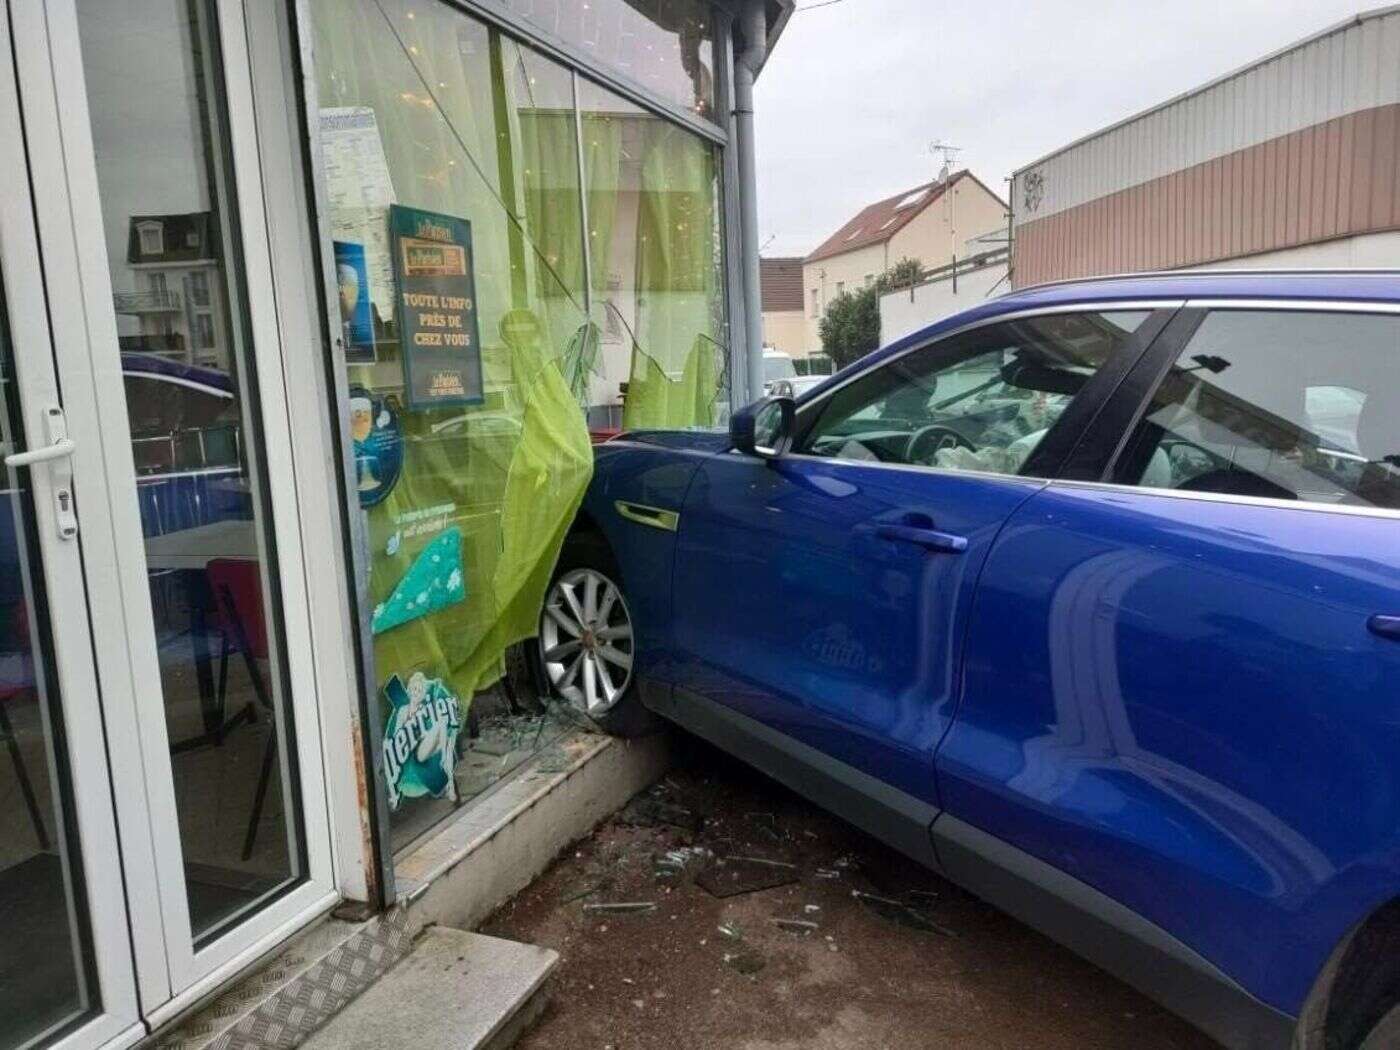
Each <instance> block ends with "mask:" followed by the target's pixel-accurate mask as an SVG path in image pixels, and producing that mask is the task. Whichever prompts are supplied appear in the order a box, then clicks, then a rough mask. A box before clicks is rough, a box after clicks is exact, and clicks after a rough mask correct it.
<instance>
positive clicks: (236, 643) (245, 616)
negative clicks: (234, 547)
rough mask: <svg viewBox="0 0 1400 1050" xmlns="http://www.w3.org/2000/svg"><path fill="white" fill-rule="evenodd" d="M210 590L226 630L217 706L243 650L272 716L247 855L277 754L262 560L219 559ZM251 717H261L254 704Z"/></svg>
mask: <svg viewBox="0 0 1400 1050" xmlns="http://www.w3.org/2000/svg"><path fill="white" fill-rule="evenodd" d="M204 572H205V575H206V577H207V578H208V581H209V590H210V592H211V593H212V594H213V595H214V607H215V609H216V610H217V612H218V621H217V625H218V629H219V631H220V632H221V633H222V634H223V637H224V641H223V648H222V652H221V653H220V659H219V706H220V707H221V708H222V707H223V702H224V696H225V693H226V691H227V689H228V663H229V658H230V656H231V655H232V654H233V653H234V652H237V653H240V654H241V655H242V657H243V663H244V665H245V666H246V667H247V668H248V677H249V679H250V680H251V682H252V686H253V693H254V694H255V695H256V697H257V702H258V705H259V706H260V707H261V708H262V709H263V711H264V712H265V713H266V714H267V716H268V734H267V745H266V746H265V747H264V748H263V760H262V771H261V773H260V774H259V775H258V787H257V791H256V793H255V794H254V795H253V812H252V814H251V815H250V816H249V818H248V831H247V833H246V834H245V835H244V838H243V859H244V860H247V859H248V858H249V857H250V856H252V854H253V844H254V843H255V842H256V841H257V837H258V822H259V821H260V820H261V819H262V810H263V803H264V802H265V801H266V800H267V788H268V783H269V782H270V781H271V779H272V763H273V759H274V758H275V757H276V755H277V720H276V717H275V714H274V712H273V707H272V693H271V690H270V689H269V688H268V684H267V680H266V679H265V678H264V677H263V672H262V668H261V667H259V666H258V661H260V660H266V659H267V658H268V644H267V613H266V609H265V606H264V605H263V597H262V573H261V570H260V567H259V564H258V562H256V561H253V560H250V559H246V558H215V559H213V560H212V561H210V562H209V563H208V564H207V565H206V566H205V567H204ZM246 711H247V716H246V717H247V720H248V721H250V722H254V721H256V720H257V715H256V712H255V711H254V710H253V705H252V703H251V702H250V703H249V705H248V708H247V709H246Z"/></svg>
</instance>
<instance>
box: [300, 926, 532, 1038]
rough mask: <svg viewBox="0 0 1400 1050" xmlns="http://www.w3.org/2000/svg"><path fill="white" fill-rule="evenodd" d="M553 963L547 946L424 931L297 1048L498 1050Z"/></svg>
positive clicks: (438, 930) (439, 929)
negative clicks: (397, 960) (406, 951)
mask: <svg viewBox="0 0 1400 1050" xmlns="http://www.w3.org/2000/svg"><path fill="white" fill-rule="evenodd" d="M558 962H559V954H558V953H557V952H554V951H551V950H550V949H548V948H540V947H536V946H535V945H532V944H520V943H519V942H517V941H507V940H502V939H501V938H499V937H486V936H483V935H481V934H476V933H467V932H466V931H464V930H457V929H452V928H451V927H446V926H430V927H428V928H427V929H426V930H424V931H423V934H422V936H421V938H420V939H419V941H418V943H417V944H416V945H415V946H414V949H413V951H412V952H410V953H409V954H408V956H407V957H405V958H404V960H403V961H402V962H400V963H399V964H398V965H397V966H395V967H394V968H393V969H392V970H390V971H389V972H388V973H387V974H385V975H384V976H383V977H381V978H380V979H379V981H377V982H376V983H375V984H374V985H373V986H372V987H371V988H370V989H369V990H368V991H366V992H365V993H364V994H363V995H361V996H360V997H359V998H358V999H356V1000H355V1001H354V1002H353V1003H351V1004H350V1005H349V1006H347V1007H346V1008H345V1009H344V1010H343V1011H341V1012H340V1013H339V1014H338V1015H337V1016H336V1017H335V1018H334V1019H333V1020H332V1021H331V1022H330V1023H329V1024H327V1025H326V1026H325V1027H324V1028H322V1029H321V1030H320V1031H319V1032H317V1033H316V1034H315V1035H313V1036H312V1037H311V1038H310V1039H308V1040H307V1041H306V1042H305V1043H303V1044H302V1046H303V1047H305V1048H306V1050H382V1048H384V1047H395V1046H411V1047H413V1050H477V1048H488V1047H489V1048H490V1050H499V1048H500V1047H501V1046H502V1043H501V1042H500V1040H499V1038H498V1037H499V1036H501V1035H502V1034H503V1033H505V1032H507V1031H509V1030H510V1029H511V1028H512V1027H514V1026H513V1025H512V1021H514V1020H515V1019H516V1018H517V1016H518V1015H519V1014H520V1013H521V1012H522V1010H532V1009H534V1008H535V1007H536V1006H537V1000H536V997H537V995H538V994H539V993H540V989H541V986H542V985H543V984H544V981H545V978H547V977H548V976H549V974H550V973H551V971H553V969H554V967H555V966H556V965H557V964H558Z"/></svg>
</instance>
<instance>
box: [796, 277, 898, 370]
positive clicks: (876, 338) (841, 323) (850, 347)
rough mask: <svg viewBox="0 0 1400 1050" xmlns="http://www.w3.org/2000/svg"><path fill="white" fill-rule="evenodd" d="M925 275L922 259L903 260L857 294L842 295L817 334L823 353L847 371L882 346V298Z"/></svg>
mask: <svg viewBox="0 0 1400 1050" xmlns="http://www.w3.org/2000/svg"><path fill="white" fill-rule="evenodd" d="M923 273H924V264H923V263H922V262H920V261H919V260H918V259H910V258H907V257H906V258H903V259H900V260H899V262H897V263H895V264H894V265H893V266H891V267H890V268H889V269H888V270H886V271H885V272H884V273H882V274H881V275H880V276H879V277H877V278H875V281H874V283H873V284H870V285H868V286H866V287H864V288H862V289H860V290H859V291H857V292H842V293H841V294H840V295H838V296H837V297H836V298H835V299H833V300H832V301H831V303H830V304H829V305H828V306H827V308H826V313H825V314H824V315H823V316H822V320H821V325H820V326H819V327H818V329H817V331H818V333H819V334H820V335H821V340H822V350H823V351H824V352H825V353H826V354H827V356H829V357H830V358H831V359H832V360H833V361H835V362H836V367H837V368H845V367H846V366H847V365H848V364H850V363H851V362H852V361H857V360H859V359H860V358H862V357H864V356H865V355H866V354H868V353H870V351H872V350H875V349H877V348H878V347H879V345H880V296H881V295H882V294H884V293H885V292H888V291H892V290H893V289H896V288H908V287H909V286H910V285H912V284H917V283H918V280H919V278H920V277H922V276H923Z"/></svg>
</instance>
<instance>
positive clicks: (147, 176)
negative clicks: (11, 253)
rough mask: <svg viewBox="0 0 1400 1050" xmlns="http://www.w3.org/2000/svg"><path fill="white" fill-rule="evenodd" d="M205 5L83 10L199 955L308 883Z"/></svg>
mask: <svg viewBox="0 0 1400 1050" xmlns="http://www.w3.org/2000/svg"><path fill="white" fill-rule="evenodd" d="M212 8H213V5H212V3H207V2H195V0H129V2H127V3H123V4H120V5H113V4H111V3H109V2H107V0H80V2H79V3H78V29H79V35H80V38H81V42H82V53H83V74H84V77H85V79H86V84H87V92H88V106H89V110H90V113H91V116H92V136H93V145H94V148H95V151H96V156H97V183H98V191H99V193H100V197H101V204H102V221H103V226H104V232H105V234H106V240H107V246H108V251H107V259H108V262H109V265H110V267H111V282H112V288H113V292H114V306H115V309H116V315H117V331H118V333H119V340H120V346H121V350H122V351H123V353H122V355H121V364H122V375H123V380H124V384H123V385H124V389H125V393H126V399H127V417H128V420H129V423H130V428H131V435H130V436H131V443H132V455H133V459H134V461H135V468H136V478H135V479H134V481H135V486H134V487H135V490H136V499H137V501H138V504H139V507H140V514H141V525H142V531H143V534H144V540H145V543H144V550H143V554H144V557H145V567H146V576H147V581H148V585H149V587H150V597H151V605H150V608H151V615H152V619H153V621H154V622H153V625H152V626H153V631H152V634H153V636H154V638H155V642H156V647H157V652H156V656H157V659H158V661H159V666H160V681H159V683H151V685H153V686H154V687H156V693H155V697H154V700H155V704H156V708H155V710H156V713H157V715H158V716H159V715H160V714H161V713H162V705H163V714H164V717H165V726H166V733H167V736H168V739H169V740H170V743H171V755H170V763H171V768H172V776H173V781H174V789H175V804H176V811H177V818H178V821H179V835H180V848H181V856H182V859H183V862H184V875H185V890H186V898H187V904H188V908H189V919H190V924H191V927H192V930H193V934H194V937H195V940H196V942H197V943H198V942H202V941H204V940H207V939H208V938H211V937H214V936H216V935H217V933H218V932H219V931H221V930H223V929H224V928H226V927H228V926H229V925H231V924H232V923H234V922H237V921H240V920H241V919H242V918H243V917H246V916H247V915H249V914H251V913H252V912H254V911H256V910H257V909H258V908H260V907H262V906H263V905H265V904H266V903H268V902H269V901H271V900H272V899H274V898H275V897H276V896H277V895H279V894H280V893H281V892H283V891H285V890H286V889H288V888H289V887H290V886H292V885H294V884H295V883H296V882H297V880H298V879H300V877H301V876H302V874H303V872H304V871H305V853H304V849H305V844H304V840H303V835H302V829H301V820H300V814H299V811H298V809H297V805H296V797H297V793H296V792H295V791H294V790H293V787H292V781H293V774H292V770H293V768H294V766H293V759H292V755H293V753H294V739H293V737H294V734H293V732H292V720H291V715H290V710H289V707H288V704H287V700H288V697H287V695H286V685H285V678H284V675H283V642H282V636H281V635H282V632H281V618H280V612H279V610H280V607H281V602H280V599H279V593H278V591H279V587H278V581H277V573H276V568H275V566H276V558H275V556H274V555H275V552H274V550H273V547H272V541H271V536H270V533H269V531H268V530H267V528H266V525H267V524H269V523H270V520H271V506H270V495H269V493H268V491H267V486H266V483H265V478H264V477H263V473H262V469H261V468H262V456H261V454H260V452H259V448H260V442H261V440H262V431H261V417H260V414H259V411H258V404H257V398H256V396H255V391H256V386H255V382H254V377H253V375H252V361H253V354H252V346H251V343H250V341H249V337H248V334H247V331H248V326H247V324H246V321H247V317H246V310H245V309H244V307H243V305H242V299H243V285H242V281H241V270H240V260H239V257H238V255H237V252H236V251H235V250H234V245H235V242H234V238H232V237H231V236H230V234H229V231H230V230H231V228H232V227H231V225H229V223H230V221H231V216H232V214H233V213H235V212H236V211H237V205H236V198H235V196H234V187H233V185H232V172H231V165H230V164H229V163H228V162H227V160H226V154H225V146H226V144H227V131H226V122H225V120H224V112H223V99H222V97H221V94H220V92H219V83H220V78H219V77H218V75H217V74H216V70H217V69H218V68H219V67H218V57H217V50H218V41H217V39H216V36H215V33H214V21H213V18H212ZM197 299H199V300H202V302H200V301H197ZM143 702H144V701H143Z"/></svg>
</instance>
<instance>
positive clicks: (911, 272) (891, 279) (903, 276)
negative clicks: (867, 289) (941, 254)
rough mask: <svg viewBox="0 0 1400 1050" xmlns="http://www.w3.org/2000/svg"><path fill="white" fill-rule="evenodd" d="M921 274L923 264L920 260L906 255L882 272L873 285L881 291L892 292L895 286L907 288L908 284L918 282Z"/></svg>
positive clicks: (922, 272) (922, 273)
mask: <svg viewBox="0 0 1400 1050" xmlns="http://www.w3.org/2000/svg"><path fill="white" fill-rule="evenodd" d="M923 275H924V264H923V263H922V262H921V261H920V260H918V259H911V258H909V257H908V256H907V255H906V256H905V257H904V258H903V259H900V260H899V262H897V263H895V264H894V265H893V266H891V267H890V268H889V269H888V270H886V271H885V272H884V273H882V274H881V275H880V276H879V277H878V278H877V279H876V281H875V285H876V287H877V288H879V289H880V291H881V293H884V292H892V291H894V290H895V289H896V288H908V287H909V286H910V285H914V284H918V283H919V278H921V277H923Z"/></svg>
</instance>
